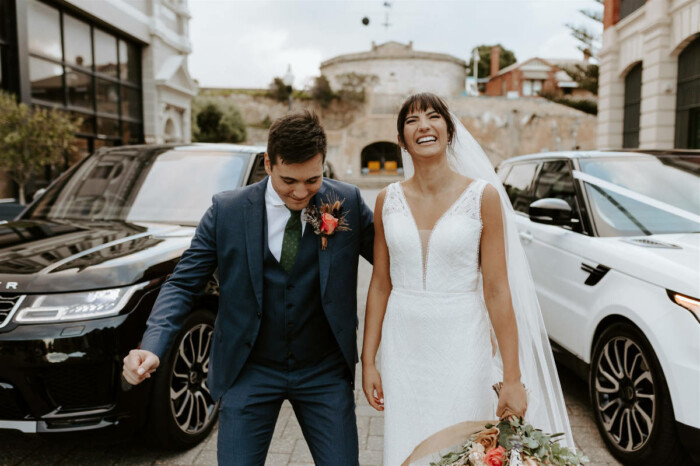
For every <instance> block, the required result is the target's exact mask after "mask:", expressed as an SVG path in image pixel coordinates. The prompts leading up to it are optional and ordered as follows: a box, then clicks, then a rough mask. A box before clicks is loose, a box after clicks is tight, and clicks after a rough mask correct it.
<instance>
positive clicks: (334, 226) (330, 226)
mask: <svg viewBox="0 0 700 466" xmlns="http://www.w3.org/2000/svg"><path fill="white" fill-rule="evenodd" d="M344 203H345V199H343V200H339V199H338V197H337V196H335V195H331V196H329V197H327V198H326V202H322V203H321V205H320V206H319V207H317V206H309V207H307V209H306V214H305V215H304V220H306V222H307V223H308V224H309V225H311V227H312V228H313V229H314V233H316V235H318V236H320V237H321V250H323V251H325V250H326V247H327V246H328V237H330V236H333V235H334V234H335V232H336V231H350V227H349V226H348V222H347V220H346V218H345V217H346V216H347V215H348V212H349V210H345V208H343V204H344Z"/></svg>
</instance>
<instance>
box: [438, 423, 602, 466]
mask: <svg viewBox="0 0 700 466" xmlns="http://www.w3.org/2000/svg"><path fill="white" fill-rule="evenodd" d="M562 435H564V434H555V435H549V434H545V433H543V432H542V431H541V430H539V429H535V428H534V427H533V426H531V425H530V424H525V423H524V422H523V421H522V419H518V418H516V417H509V418H507V419H503V420H501V421H500V422H498V424H496V425H493V424H487V425H486V426H485V428H484V429H483V430H480V431H478V432H476V433H474V434H472V435H471V437H469V440H467V442H466V443H464V444H462V445H461V446H460V447H458V448H457V449H456V450H454V451H452V452H450V453H448V454H446V455H444V456H442V458H441V459H440V461H438V462H437V463H430V464H431V466H538V465H543V464H544V465H550V464H551V465H561V466H570V465H579V464H585V463H588V458H586V457H585V456H582V455H581V454H579V453H574V452H572V451H571V450H570V449H569V448H567V447H563V446H561V445H559V444H558V443H557V442H556V440H554V439H555V438H557V437H560V436H562Z"/></svg>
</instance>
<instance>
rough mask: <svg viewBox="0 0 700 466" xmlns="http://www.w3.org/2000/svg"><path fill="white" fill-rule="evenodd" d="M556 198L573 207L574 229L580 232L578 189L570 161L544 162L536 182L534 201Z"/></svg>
mask: <svg viewBox="0 0 700 466" xmlns="http://www.w3.org/2000/svg"><path fill="white" fill-rule="evenodd" d="M545 198H555V199H561V200H563V201H566V203H567V204H569V206H570V207H571V217H572V219H573V220H574V222H575V225H573V227H574V228H573V229H574V230H576V231H579V230H580V228H578V227H579V226H580V225H581V215H580V212H579V208H578V207H579V205H578V203H577V202H576V187H575V181H574V176H573V172H572V171H571V165H570V164H569V161H568V160H552V161H549V162H544V163H543V164H542V167H541V168H540V171H539V173H538V174H537V180H536V181H535V190H534V200H540V199H545Z"/></svg>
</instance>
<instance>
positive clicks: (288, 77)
mask: <svg viewBox="0 0 700 466" xmlns="http://www.w3.org/2000/svg"><path fill="white" fill-rule="evenodd" d="M282 82H283V83H284V85H285V86H286V90H287V95H288V96H289V97H288V104H289V106H288V110H291V109H292V90H293V87H292V86H293V85H294V74H292V65H287V72H286V73H285V75H284V77H283V78H282Z"/></svg>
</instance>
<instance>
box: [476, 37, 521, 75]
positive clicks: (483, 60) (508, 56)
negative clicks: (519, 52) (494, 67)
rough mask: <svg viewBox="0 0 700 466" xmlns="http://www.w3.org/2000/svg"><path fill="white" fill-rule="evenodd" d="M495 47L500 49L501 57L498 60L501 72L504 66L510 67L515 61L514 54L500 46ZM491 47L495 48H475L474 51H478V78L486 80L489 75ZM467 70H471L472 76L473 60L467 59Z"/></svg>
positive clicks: (484, 46) (480, 46)
mask: <svg viewBox="0 0 700 466" xmlns="http://www.w3.org/2000/svg"><path fill="white" fill-rule="evenodd" d="M496 46H498V47H500V48H501V56H500V59H499V60H498V69H499V70H502V69H503V68H505V67H506V66H510V65H512V64H513V63H515V62H516V61H517V60H516V58H515V53H514V52H513V51H512V50H508V49H507V48H505V47H503V46H502V45H501V44H497V45H496ZM493 47H495V46H494V45H479V46H478V47H475V49H477V50H478V51H479V78H487V77H488V76H489V75H490V74H491V49H492V48H493ZM472 53H473V50H472ZM469 69H470V70H471V72H470V75H473V74H474V58H471V59H469Z"/></svg>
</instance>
